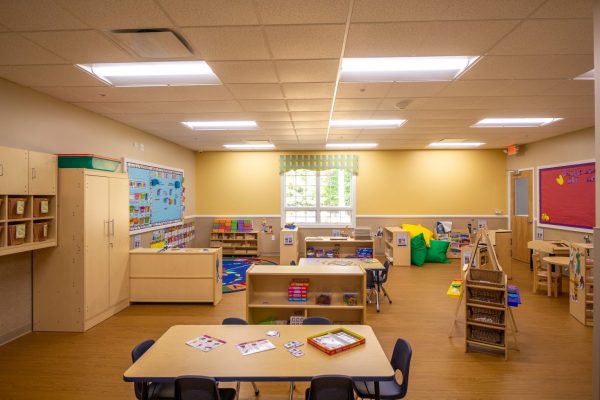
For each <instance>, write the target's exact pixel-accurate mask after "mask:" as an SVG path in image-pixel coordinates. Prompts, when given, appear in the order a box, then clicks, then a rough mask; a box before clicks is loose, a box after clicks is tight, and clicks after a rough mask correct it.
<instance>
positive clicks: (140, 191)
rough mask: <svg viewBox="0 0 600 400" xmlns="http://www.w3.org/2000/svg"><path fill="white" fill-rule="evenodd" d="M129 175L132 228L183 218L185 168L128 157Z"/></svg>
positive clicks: (169, 222)
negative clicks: (154, 163) (165, 165)
mask: <svg viewBox="0 0 600 400" xmlns="http://www.w3.org/2000/svg"><path fill="white" fill-rule="evenodd" d="M125 166H126V170H127V174H128V175H129V231H130V232H138V231H144V230H149V229H151V228H155V227H160V226H164V225H169V224H174V223H180V222H182V221H183V210H184V208H183V207H184V200H185V196H184V188H183V171H181V170H177V169H170V168H167V167H161V166H154V165H151V164H143V163H141V162H137V161H132V160H126V161H125Z"/></svg>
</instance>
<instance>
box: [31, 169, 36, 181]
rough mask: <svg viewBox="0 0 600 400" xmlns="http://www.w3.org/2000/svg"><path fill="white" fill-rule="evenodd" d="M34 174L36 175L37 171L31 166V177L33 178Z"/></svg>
mask: <svg viewBox="0 0 600 400" xmlns="http://www.w3.org/2000/svg"><path fill="white" fill-rule="evenodd" d="M36 176H37V171H36V170H35V168H31V179H35V177H36Z"/></svg>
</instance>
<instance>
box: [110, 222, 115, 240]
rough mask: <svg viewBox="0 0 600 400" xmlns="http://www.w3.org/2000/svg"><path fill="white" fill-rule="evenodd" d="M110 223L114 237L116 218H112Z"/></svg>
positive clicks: (111, 234)
mask: <svg viewBox="0 0 600 400" xmlns="http://www.w3.org/2000/svg"><path fill="white" fill-rule="evenodd" d="M110 223H111V230H110V236H112V237H114V236H115V220H114V219H111V220H110Z"/></svg>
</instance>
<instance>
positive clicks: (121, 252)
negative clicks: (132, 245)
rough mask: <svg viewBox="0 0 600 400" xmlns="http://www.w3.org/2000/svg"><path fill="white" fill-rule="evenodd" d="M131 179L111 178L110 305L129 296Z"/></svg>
mask: <svg viewBox="0 0 600 400" xmlns="http://www.w3.org/2000/svg"><path fill="white" fill-rule="evenodd" d="M128 182H129V181H128V180H127V178H110V180H109V186H110V187H109V189H110V197H109V209H110V222H109V254H110V263H109V265H110V305H111V306H113V305H116V304H118V303H120V302H122V301H124V300H126V299H128V298H129V183H128Z"/></svg>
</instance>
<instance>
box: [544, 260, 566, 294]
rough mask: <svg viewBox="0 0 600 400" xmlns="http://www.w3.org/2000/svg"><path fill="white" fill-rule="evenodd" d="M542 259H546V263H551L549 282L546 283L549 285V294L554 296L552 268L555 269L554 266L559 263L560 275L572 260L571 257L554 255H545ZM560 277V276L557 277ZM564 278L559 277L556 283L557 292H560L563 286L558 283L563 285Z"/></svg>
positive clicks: (549, 266)
mask: <svg viewBox="0 0 600 400" xmlns="http://www.w3.org/2000/svg"><path fill="white" fill-rule="evenodd" d="M542 261H544V262H545V263H547V264H549V265H548V284H547V285H546V286H547V287H548V296H552V290H551V288H552V285H551V282H552V270H553V266H555V265H557V266H559V267H560V268H557V269H558V271H557V272H558V273H559V274H560V275H562V267H568V266H569V264H570V263H571V260H570V259H569V257H562V256H554V257H544V258H542ZM557 279H558V278H557ZM561 282H562V279H558V281H557V283H556V285H557V290H556V291H557V292H560V290H561V288H560V286H558V285H562V283H561Z"/></svg>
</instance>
